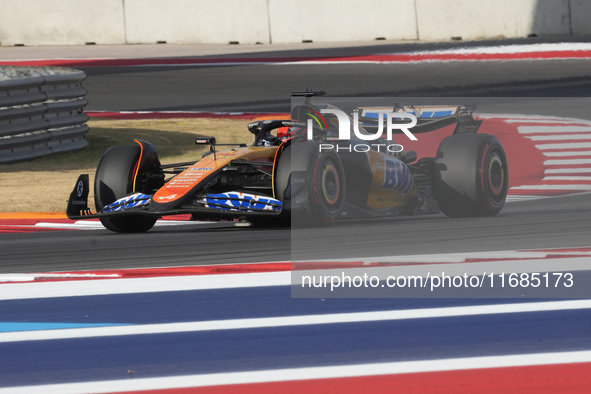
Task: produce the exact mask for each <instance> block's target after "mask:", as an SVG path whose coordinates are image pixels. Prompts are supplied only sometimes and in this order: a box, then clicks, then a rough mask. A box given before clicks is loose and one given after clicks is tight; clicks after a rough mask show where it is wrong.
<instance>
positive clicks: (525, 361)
mask: <svg viewBox="0 0 591 394" xmlns="http://www.w3.org/2000/svg"><path fill="white" fill-rule="evenodd" d="M588 362H591V351H578V352H577V351H575V352H554V353H534V354H515V355H506V356H487V357H462V358H448V359H439V360H421V361H402V362H400V361H399V362H390V363H372V364H356V365H337V366H324V367H306V368H289V369H271V370H263V371H244V372H225V373H224V372H222V373H213V374H201V375H185V376H171V377H162V378H143V379H138V378H135V379H121V380H103V381H96V382H83V383H65V384H50V385H38V386H21V387H7V388H1V389H0V394H78V393H87V394H96V393H116V392H133V391H145V390H161V389H180V388H191V387H208V386H222V385H231V384H248V383H268V382H284V381H299V380H312V379H331V378H350V377H363V376H383V375H396V374H407V373H421V372H443V371H458V370H475V369H486V368H510V367H525V366H542V365H560V364H575V363H588Z"/></svg>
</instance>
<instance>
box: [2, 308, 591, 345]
mask: <svg viewBox="0 0 591 394" xmlns="http://www.w3.org/2000/svg"><path fill="white" fill-rule="evenodd" d="M590 308H591V300H575V301H552V302H532V303H518V304H497V305H476V306H460V307H449V308H424V309H409V310H394V311H378V312H356V313H333V314H323V315H303V316H284V317H263V318H252V319H233V320H210V321H200V322H186V323H165V324H138V325H129V326H110V327H84V328H65V329H58V330H33V331H15V332H3V333H0V343H7V342H22V341H45V340H55V339H73V338H92V337H112V336H122V335H148V334H173V333H179V332H200V331H218V330H239V329H250V328H269V327H294V326H307V325H319V324H339V323H361V322H377V321H393V320H409V319H428V318H440V317H461V316H479V315H493V314H506V313H525V312H549V311H564V310H580V309H590Z"/></svg>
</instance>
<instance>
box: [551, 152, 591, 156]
mask: <svg viewBox="0 0 591 394" xmlns="http://www.w3.org/2000/svg"><path fill="white" fill-rule="evenodd" d="M542 154H543V155H544V156H546V157H576V156H591V151H560V152H542Z"/></svg>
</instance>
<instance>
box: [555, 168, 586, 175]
mask: <svg viewBox="0 0 591 394" xmlns="http://www.w3.org/2000/svg"><path fill="white" fill-rule="evenodd" d="M580 173H590V174H591V168H547V169H546V170H545V171H544V174H580Z"/></svg>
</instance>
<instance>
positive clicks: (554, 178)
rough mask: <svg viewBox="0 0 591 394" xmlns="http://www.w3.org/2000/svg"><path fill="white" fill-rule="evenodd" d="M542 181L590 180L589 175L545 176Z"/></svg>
mask: <svg viewBox="0 0 591 394" xmlns="http://www.w3.org/2000/svg"><path fill="white" fill-rule="evenodd" d="M587 171H591V169H588V170H587ZM542 181H591V176H545V177H544V178H543V179H542Z"/></svg>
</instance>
